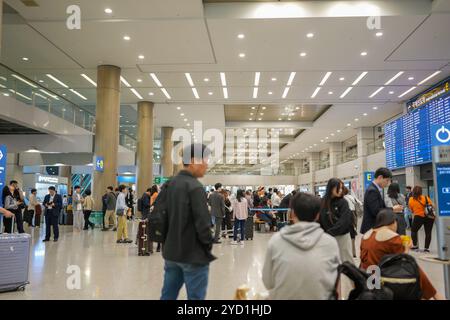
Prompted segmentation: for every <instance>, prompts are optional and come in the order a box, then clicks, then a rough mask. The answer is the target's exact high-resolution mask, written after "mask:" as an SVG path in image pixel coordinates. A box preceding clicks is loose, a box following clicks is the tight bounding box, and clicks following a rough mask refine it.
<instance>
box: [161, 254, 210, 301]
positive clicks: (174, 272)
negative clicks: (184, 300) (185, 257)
mask: <svg viewBox="0 0 450 320" xmlns="http://www.w3.org/2000/svg"><path fill="white" fill-rule="evenodd" d="M208 275H209V264H206V265H197V264H189V263H179V262H173V261H169V260H165V263H164V284H163V288H162V290H161V300H176V299H177V298H178V294H179V292H180V289H181V287H182V286H183V284H185V285H186V292H187V297H188V300H205V297H206V289H207V287H208Z"/></svg>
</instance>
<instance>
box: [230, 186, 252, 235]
mask: <svg viewBox="0 0 450 320" xmlns="http://www.w3.org/2000/svg"><path fill="white" fill-rule="evenodd" d="M233 218H234V234H233V242H231V244H238V243H240V244H243V243H244V239H245V234H244V232H245V220H247V218H248V201H247V199H246V198H245V194H244V190H242V189H239V190H238V191H237V194H236V200H235V201H233ZM238 230H239V231H240V232H239V234H240V238H239V242H238V241H237V235H238Z"/></svg>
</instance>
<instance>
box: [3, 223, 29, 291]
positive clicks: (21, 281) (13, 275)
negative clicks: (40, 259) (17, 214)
mask: <svg viewBox="0 0 450 320" xmlns="http://www.w3.org/2000/svg"><path fill="white" fill-rule="evenodd" d="M3 219H5V218H4V217H3ZM3 219H1V220H0V232H2V230H3V225H2V222H3ZM12 219H13V221H12V229H13V231H14V224H15V223H14V217H13V218H12ZM30 247H31V236H30V235H29V234H26V233H22V234H18V233H1V234H0V292H6V291H15V290H25V286H26V285H27V284H28V283H29V281H28V273H29V266H30Z"/></svg>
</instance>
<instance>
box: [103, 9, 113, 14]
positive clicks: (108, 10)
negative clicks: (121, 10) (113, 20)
mask: <svg viewBox="0 0 450 320" xmlns="http://www.w3.org/2000/svg"><path fill="white" fill-rule="evenodd" d="M112 12H113V11H112V9H111V8H106V9H105V13H107V14H111V13H112Z"/></svg>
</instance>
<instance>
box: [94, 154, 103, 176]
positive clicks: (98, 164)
mask: <svg viewBox="0 0 450 320" xmlns="http://www.w3.org/2000/svg"><path fill="white" fill-rule="evenodd" d="M104 161H105V159H104V158H103V157H95V171H99V172H103V170H104V164H105V163H104Z"/></svg>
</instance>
